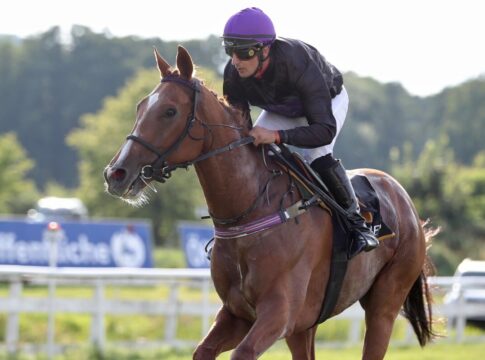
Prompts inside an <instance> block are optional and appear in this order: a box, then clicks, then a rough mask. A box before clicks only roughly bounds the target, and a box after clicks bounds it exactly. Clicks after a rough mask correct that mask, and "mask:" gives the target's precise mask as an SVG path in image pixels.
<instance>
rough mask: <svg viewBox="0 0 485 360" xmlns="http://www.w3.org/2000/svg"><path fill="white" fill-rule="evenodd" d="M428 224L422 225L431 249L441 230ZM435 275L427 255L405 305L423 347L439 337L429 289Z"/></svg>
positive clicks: (405, 311)
mask: <svg viewBox="0 0 485 360" xmlns="http://www.w3.org/2000/svg"><path fill="white" fill-rule="evenodd" d="M426 225H427V222H425V223H423V224H422V228H423V231H424V236H425V239H426V244H427V246H428V247H429V246H430V243H431V239H432V238H433V237H434V236H435V235H436V234H438V232H439V229H426V228H425V227H426ZM433 273H434V265H433V263H432V262H431V259H430V258H429V257H428V256H427V255H426V259H425V262H424V265H423V269H422V270H421V273H420V274H419V277H418V278H417V279H416V281H415V282H414V284H413V286H412V288H411V290H410V291H409V294H408V296H407V297H406V300H405V302H404V305H403V315H404V317H405V318H406V319H408V320H409V322H410V323H411V326H412V327H413V330H414V332H415V333H416V336H417V338H418V341H419V344H420V345H421V347H423V346H425V345H426V344H427V343H428V342H429V341H431V340H432V339H433V338H435V337H436V336H437V334H436V333H435V332H434V331H433V328H432V325H433V312H432V309H431V305H432V303H433V297H432V295H431V292H430V290H429V287H428V282H427V277H428V275H430V274H431V275H432V274H433Z"/></svg>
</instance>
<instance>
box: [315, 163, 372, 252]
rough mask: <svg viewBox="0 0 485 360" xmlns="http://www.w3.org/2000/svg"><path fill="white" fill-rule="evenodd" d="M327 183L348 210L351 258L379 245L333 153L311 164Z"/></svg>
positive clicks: (335, 196)
mask: <svg viewBox="0 0 485 360" xmlns="http://www.w3.org/2000/svg"><path fill="white" fill-rule="evenodd" d="M311 166H312V168H313V169H315V170H316V171H317V172H318V174H319V175H320V177H321V178H322V180H323V182H324V183H325V185H327V187H328V189H329V190H330V192H331V193H332V195H333V196H334V198H335V201H337V203H338V204H339V205H340V206H341V207H342V208H344V209H345V210H346V212H347V219H348V220H349V223H350V226H351V229H350V231H351V237H352V243H351V245H350V248H349V258H352V257H354V256H355V255H357V254H358V253H360V252H361V251H371V250H373V249H375V248H376V247H377V246H378V245H379V241H378V240H377V239H376V237H375V236H374V234H373V233H372V232H371V231H370V229H369V228H368V227H367V226H366V224H365V220H364V218H363V217H362V216H361V215H360V212H359V203H358V202H357V198H356V197H355V193H354V189H353V187H352V184H351V183H350V180H349V178H348V177H347V173H346V172H345V169H344V167H343V166H342V164H341V162H340V160H335V159H334V158H333V156H332V154H327V155H325V156H322V157H320V158H318V159H316V160H315V161H313V162H312V164H311Z"/></svg>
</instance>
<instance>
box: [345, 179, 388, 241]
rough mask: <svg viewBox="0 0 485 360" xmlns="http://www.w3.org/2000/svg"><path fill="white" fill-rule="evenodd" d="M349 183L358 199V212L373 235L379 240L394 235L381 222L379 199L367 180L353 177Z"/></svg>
mask: <svg viewBox="0 0 485 360" xmlns="http://www.w3.org/2000/svg"><path fill="white" fill-rule="evenodd" d="M350 182H351V183H352V186H353V188H354V191H355V195H356V196H357V198H358V199H359V204H360V212H361V214H362V215H363V216H364V218H365V219H366V223H367V226H368V227H369V228H370V229H371V231H372V232H373V233H374V235H375V236H376V237H377V238H378V239H381V240H382V239H383V238H385V237H389V236H392V235H394V232H393V231H392V230H391V229H390V228H389V227H388V226H387V225H386V224H385V223H384V221H383V220H382V216H381V207H380V204H379V198H378V197H377V194H376V191H375V190H374V188H373V187H372V185H371V183H370V181H369V179H367V177H366V176H364V175H353V176H352V177H351V179H350Z"/></svg>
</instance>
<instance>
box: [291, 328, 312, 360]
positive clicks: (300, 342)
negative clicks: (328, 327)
mask: <svg viewBox="0 0 485 360" xmlns="http://www.w3.org/2000/svg"><path fill="white" fill-rule="evenodd" d="M316 332H317V327H316V326H314V327H312V328H310V329H308V330H305V331H302V332H300V333H297V334H293V335H291V336H288V337H287V338H286V343H287V344H288V348H289V349H290V351H291V356H292V358H293V360H315V333H316Z"/></svg>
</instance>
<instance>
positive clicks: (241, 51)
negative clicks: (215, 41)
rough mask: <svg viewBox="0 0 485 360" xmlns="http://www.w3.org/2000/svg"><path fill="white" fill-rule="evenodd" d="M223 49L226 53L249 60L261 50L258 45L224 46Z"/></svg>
mask: <svg viewBox="0 0 485 360" xmlns="http://www.w3.org/2000/svg"><path fill="white" fill-rule="evenodd" d="M224 49H225V50H226V54H227V55H229V56H230V57H232V56H233V55H234V54H235V55H236V56H237V58H238V59H239V60H250V59H252V58H253V57H255V56H256V55H257V54H258V53H259V52H260V51H261V48H260V47H236V46H225V47H224Z"/></svg>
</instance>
